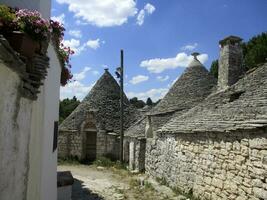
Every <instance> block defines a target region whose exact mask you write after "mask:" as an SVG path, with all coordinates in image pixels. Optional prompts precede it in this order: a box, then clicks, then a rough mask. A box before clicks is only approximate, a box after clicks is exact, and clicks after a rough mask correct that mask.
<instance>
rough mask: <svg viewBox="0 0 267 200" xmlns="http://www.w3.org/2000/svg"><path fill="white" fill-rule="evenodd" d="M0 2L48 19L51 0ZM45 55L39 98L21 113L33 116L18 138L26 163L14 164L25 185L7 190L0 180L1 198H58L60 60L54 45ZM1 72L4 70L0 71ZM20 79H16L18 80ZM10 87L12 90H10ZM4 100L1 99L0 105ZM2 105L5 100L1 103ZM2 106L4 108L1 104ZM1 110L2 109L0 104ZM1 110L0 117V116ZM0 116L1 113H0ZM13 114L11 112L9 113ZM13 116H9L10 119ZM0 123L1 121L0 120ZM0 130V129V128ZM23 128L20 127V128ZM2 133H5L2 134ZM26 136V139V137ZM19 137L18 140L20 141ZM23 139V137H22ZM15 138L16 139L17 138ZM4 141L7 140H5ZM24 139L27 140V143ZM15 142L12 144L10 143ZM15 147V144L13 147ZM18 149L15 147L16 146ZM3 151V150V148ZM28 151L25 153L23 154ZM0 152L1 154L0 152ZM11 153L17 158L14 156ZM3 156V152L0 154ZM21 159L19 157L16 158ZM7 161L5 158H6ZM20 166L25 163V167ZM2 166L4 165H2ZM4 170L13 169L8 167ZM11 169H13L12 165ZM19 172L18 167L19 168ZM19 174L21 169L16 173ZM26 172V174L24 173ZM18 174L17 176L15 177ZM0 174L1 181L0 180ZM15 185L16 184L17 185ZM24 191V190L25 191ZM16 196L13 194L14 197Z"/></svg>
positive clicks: (53, 199)
mask: <svg viewBox="0 0 267 200" xmlns="http://www.w3.org/2000/svg"><path fill="white" fill-rule="evenodd" d="M0 3H3V4H7V5H9V6H13V7H19V8H28V9H35V10H39V11H40V12H41V13H42V16H43V17H45V18H47V19H49V18H50V10H51V1H50V0H0ZM48 56H49V57H50V68H49V69H48V76H47V77H46V80H45V82H44V86H42V87H41V88H40V91H41V93H40V94H39V95H38V100H37V101H35V102H33V103H32V105H31V106H29V107H32V112H29V116H26V115H25V114H22V115H23V116H24V117H23V118H22V120H27V119H28V118H27V117H29V119H30V115H32V120H29V119H28V120H29V122H28V125H25V123H24V122H21V123H23V124H24V125H25V126H26V127H25V129H26V128H27V129H28V130H27V131H26V130H25V129H24V130H25V133H27V134H28V135H27V137H24V138H23V139H19V142H24V143H23V144H24V145H26V146H27V147H28V146H29V152H28V151H26V149H25V150H24V149H21V152H20V154H21V156H22V155H24V156H25V159H26V158H27V159H28V162H29V164H28V165H27V163H25V164H24V165H23V164H18V166H17V168H23V169H21V170H22V171H23V170H24V171H25V170H26V171H27V172H28V177H26V181H25V182H24V183H23V184H24V187H19V189H18V190H20V191H18V192H17V191H14V187H15V185H11V186H8V187H10V188H11V187H13V192H12V190H7V188H6V187H7V186H6V185H4V184H2V185H1V184H0V199H1V200H5V199H8V200H12V199H22V198H21V197H18V196H16V195H17V194H21V193H23V192H24V195H26V196H27V200H56V199H57V185H56V179H57V176H56V166H57V151H55V152H52V151H53V134H54V121H58V110H59V87H60V73H61V68H60V65H59V62H58V60H57V57H56V54H55V51H54V49H53V47H52V46H51V45H50V46H49V50H48ZM1 75H3V76H4V77H5V75H4V73H2V72H1ZM0 80H1V81H2V80H3V79H0ZM18 81H19V80H18ZM12 84H16V79H14V78H13V82H12ZM0 87H1V86H0ZM2 89H3V90H4V89H5V90H6V89H7V88H6V86H5V87H4V88H2ZM9 91H12V90H9ZM0 94H1V96H2V91H1V89H0ZM10 95H12V92H11V93H10ZM1 104H3V102H1V100H0V106H1ZM21 104H23V106H24V107H27V102H26V99H25V100H23V101H22V102H21ZM3 105H4V104H3ZM2 109H3V108H2ZM25 110H27V111H31V108H29V109H26V108H25ZM0 111H1V114H2V113H4V112H2V110H1V108H0ZM1 114H0V117H1ZM2 117H3V116H2ZM10 117H12V114H11V115H10ZM3 118H8V116H6V114H4V117H3ZM10 120H12V119H10ZM0 123H2V122H1V121H0ZM0 130H1V129H0ZM21 130H22V129H21ZM3 137H4V136H3ZM27 138H28V139H27ZM0 140H1V141H0V152H1V151H2V149H3V145H4V144H3V145H2V142H4V141H5V140H3V139H2V138H1V136H0ZM20 140H21V141H20ZM24 140H25V141H24ZM16 141H18V140H16ZM5 142H6V141H5ZM26 142H28V143H29V145H28V143H27V144H26ZM14 146H16V145H13V147H14ZM14 148H15V147H14ZM16 151H17V150H16ZM2 153H6V152H2ZM9 153H10V159H17V157H16V156H15V154H14V151H9ZM27 153H28V157H27V156H26V154H27ZM0 155H1V154H0ZM14 156H15V157H16V158H14ZM0 157H1V158H2V156H0ZM18 161H20V160H18ZM7 162H8V161H7ZM0 163H1V167H2V164H3V166H4V165H5V166H6V164H7V163H6V162H2V161H1V162H0ZM23 166H26V168H24V167H23ZM1 167H0V175H2V174H4V173H6V171H5V172H4V171H1ZM2 168H3V167H2ZM7 171H10V172H11V171H12V170H11V169H8V170H7ZM13 171H16V170H15V169H13ZM18 172H20V171H18ZM19 174H20V175H21V176H22V174H23V173H19ZM8 176H9V177H12V174H9V175H8V173H6V175H5V177H6V178H8ZM24 176H26V174H24ZM18 178H19V177H18ZM20 178H21V179H20V180H17V179H15V180H14V184H15V183H16V184H18V183H20V182H21V181H22V180H24V179H23V177H20ZM2 180H3V179H2V177H1V181H0V183H2V182H3V181H2ZM17 187H18V185H16V188H17ZM2 190H3V191H6V194H8V193H12V195H13V196H14V198H11V197H12V195H11V196H10V198H1V194H4V193H3V192H2ZM26 192H27V194H26ZM15 197H16V198H15Z"/></svg>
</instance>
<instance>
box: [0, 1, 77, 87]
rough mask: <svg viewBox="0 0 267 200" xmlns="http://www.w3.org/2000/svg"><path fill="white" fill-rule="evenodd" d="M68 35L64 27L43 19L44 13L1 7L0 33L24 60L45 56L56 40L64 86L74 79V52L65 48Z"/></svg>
mask: <svg viewBox="0 0 267 200" xmlns="http://www.w3.org/2000/svg"><path fill="white" fill-rule="evenodd" d="M64 31H65V28H64V26H63V24H61V23H59V22H57V21H54V20H49V21H48V20H46V19H44V18H42V16H41V14H40V12H38V11H36V10H28V9H13V8H10V7H8V6H5V5H0V33H1V34H3V35H4V36H5V38H6V39H7V40H8V41H9V44H10V45H11V46H12V47H13V49H14V50H15V51H17V52H19V53H20V54H21V55H22V56H24V57H26V58H30V59H31V58H33V57H34V55H35V54H36V53H37V54H39V55H45V54H46V53H47V48H48V43H49V41H50V38H52V40H53V42H54V46H55V48H56V51H57V54H58V58H59V61H60V64H61V66H62V73H61V85H62V86H64V85H66V84H67V83H68V82H69V81H70V80H71V78H72V77H73V75H72V74H71V70H70V69H71V64H70V56H71V55H72V54H74V51H72V50H71V49H70V48H69V47H65V46H64V45H63V44H62V40H63V37H64Z"/></svg>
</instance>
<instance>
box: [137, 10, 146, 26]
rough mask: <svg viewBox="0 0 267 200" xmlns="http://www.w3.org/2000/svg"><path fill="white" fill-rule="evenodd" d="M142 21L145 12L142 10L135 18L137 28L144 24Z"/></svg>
mask: <svg viewBox="0 0 267 200" xmlns="http://www.w3.org/2000/svg"><path fill="white" fill-rule="evenodd" d="M144 19H145V11H144V9H142V10H140V12H139V13H138V15H137V18H136V20H137V22H136V23H137V24H138V25H139V26H141V25H142V24H143V23H144Z"/></svg>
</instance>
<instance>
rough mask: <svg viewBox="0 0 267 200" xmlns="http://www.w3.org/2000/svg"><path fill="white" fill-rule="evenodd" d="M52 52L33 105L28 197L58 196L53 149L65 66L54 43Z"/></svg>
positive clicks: (45, 199)
mask: <svg viewBox="0 0 267 200" xmlns="http://www.w3.org/2000/svg"><path fill="white" fill-rule="evenodd" d="M48 56H49V58H50V68H49V69H48V75H47V77H46V80H45V82H44V86H43V87H41V93H40V94H39V95H38V100H37V101H36V102H34V105H33V114H32V116H33V117H32V127H31V141H30V168H29V179H28V191H27V199H28V200H56V199H57V174H56V173H57V150H56V151H54V152H53V139H54V138H53V137H54V122H55V121H58V111H59V87H60V73H61V67H60V64H59V62H58V59H57V56H56V53H55V51H54V48H53V47H52V45H50V46H49V49H48Z"/></svg>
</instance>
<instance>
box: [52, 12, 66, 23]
mask: <svg viewBox="0 0 267 200" xmlns="http://www.w3.org/2000/svg"><path fill="white" fill-rule="evenodd" d="M51 19H52V20H54V21H58V22H60V23H61V24H65V14H64V13H62V14H61V15H59V16H53V17H51Z"/></svg>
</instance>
